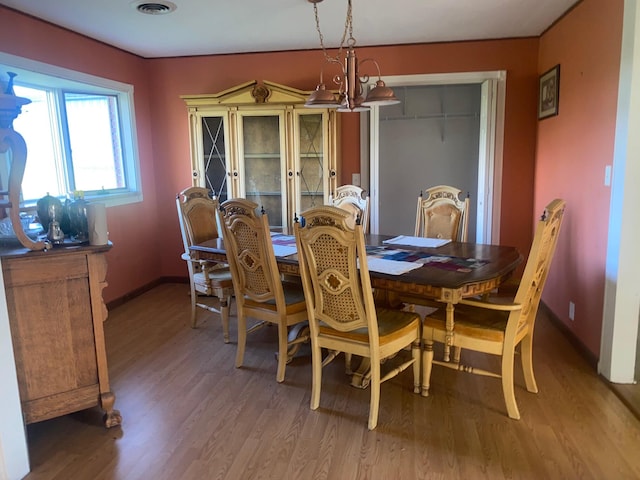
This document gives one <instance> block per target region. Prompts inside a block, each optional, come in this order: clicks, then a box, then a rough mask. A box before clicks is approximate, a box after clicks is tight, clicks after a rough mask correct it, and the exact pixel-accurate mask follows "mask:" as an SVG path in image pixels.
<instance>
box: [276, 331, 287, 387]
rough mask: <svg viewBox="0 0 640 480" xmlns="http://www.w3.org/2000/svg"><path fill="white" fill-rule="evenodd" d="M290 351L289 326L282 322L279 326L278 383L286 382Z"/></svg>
mask: <svg viewBox="0 0 640 480" xmlns="http://www.w3.org/2000/svg"><path fill="white" fill-rule="evenodd" d="M288 350H289V331H288V330H287V325H286V324H285V323H284V321H283V322H281V323H280V324H279V325H278V371H277V373H276V380H277V381H278V383H282V382H284V371H285V368H286V367H287V359H288V358H289V356H288Z"/></svg>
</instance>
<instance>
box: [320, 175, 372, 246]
mask: <svg viewBox="0 0 640 480" xmlns="http://www.w3.org/2000/svg"><path fill="white" fill-rule="evenodd" d="M329 205H333V206H334V207H338V208H342V209H343V210H346V211H348V212H350V213H351V215H352V216H353V219H354V220H356V221H358V220H359V221H360V225H362V231H363V232H364V233H365V234H366V233H367V232H368V231H369V195H367V192H366V191H365V190H363V189H362V188H360V187H358V186H356V185H342V186H340V187H338V188H336V193H335V195H331V196H330V197H329Z"/></svg>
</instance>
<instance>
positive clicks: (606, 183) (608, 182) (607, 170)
mask: <svg viewBox="0 0 640 480" xmlns="http://www.w3.org/2000/svg"><path fill="white" fill-rule="evenodd" d="M604 186H605V187H610V186H611V165H607V166H606V167H604Z"/></svg>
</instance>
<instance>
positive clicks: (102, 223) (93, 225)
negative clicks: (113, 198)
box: [87, 203, 109, 245]
mask: <svg viewBox="0 0 640 480" xmlns="http://www.w3.org/2000/svg"><path fill="white" fill-rule="evenodd" d="M87 225H88V230H89V244H90V245H106V244H108V243H109V230H108V229H107V207H106V205H105V204H104V203H89V204H88V205H87Z"/></svg>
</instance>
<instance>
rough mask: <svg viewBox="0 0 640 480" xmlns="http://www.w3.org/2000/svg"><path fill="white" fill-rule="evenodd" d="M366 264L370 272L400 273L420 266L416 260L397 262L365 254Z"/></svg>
mask: <svg viewBox="0 0 640 480" xmlns="http://www.w3.org/2000/svg"><path fill="white" fill-rule="evenodd" d="M367 266H368V267H369V271H370V272H378V273H386V274H387V275H402V274H403V273H407V272H410V271H411V270H415V269H416V268H420V267H422V264H421V263H416V262H398V261H396V260H385V259H384V258H378V257H371V256H367Z"/></svg>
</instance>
